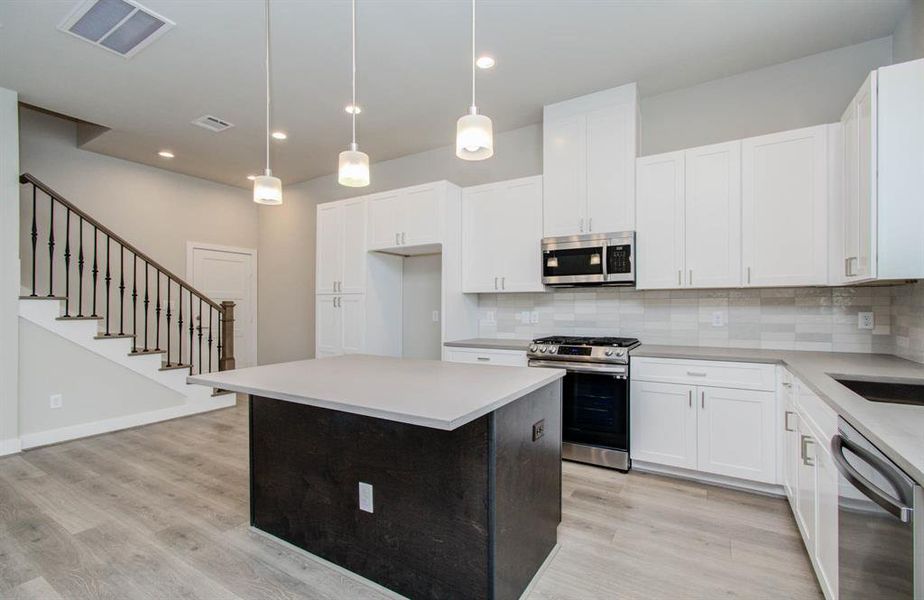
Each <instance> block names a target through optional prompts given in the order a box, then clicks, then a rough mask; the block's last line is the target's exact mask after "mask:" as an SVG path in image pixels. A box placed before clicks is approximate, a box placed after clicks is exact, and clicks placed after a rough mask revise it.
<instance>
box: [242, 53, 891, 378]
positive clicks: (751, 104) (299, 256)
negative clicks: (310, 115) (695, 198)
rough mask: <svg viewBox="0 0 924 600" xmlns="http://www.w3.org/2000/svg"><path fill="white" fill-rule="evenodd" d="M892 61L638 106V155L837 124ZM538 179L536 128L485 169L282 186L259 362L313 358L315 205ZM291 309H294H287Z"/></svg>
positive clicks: (840, 58)
mask: <svg viewBox="0 0 924 600" xmlns="http://www.w3.org/2000/svg"><path fill="white" fill-rule="evenodd" d="M891 62H892V39H891V38H881V39H878V40H873V41H870V42H866V43H863V44H857V45H855V46H848V47H846V48H841V49H839V50H833V51H831V52H824V53H821V54H817V55H814V56H809V57H806V58H802V59H799V60H795V61H791V62H788V63H784V64H781V65H776V66H771V67H767V68H763V69H757V70H754V71H750V72H748V73H744V74H741V75H736V76H733V77H728V78H724V79H719V80H716V81H713V82H709V83H705V84H702V85H698V86H695V87H691V88H686V89H683V90H677V91H674V92H669V93H666V94H660V95H658V96H653V97H650V98H642V99H641V101H640V103H641V114H642V123H641V128H640V129H641V148H642V151H643V152H644V153H655V152H661V151H665V150H669V149H675V148H683V147H688V146H695V145H700V144H708V143H712V142H718V141H724V140H730V139H736V138H740V137H745V136H749V135H757V134H762V133H769V132H772V131H780V130H785V129H793V128H797V127H802V126H805V125H815V124H820V123H827V122H832V121H835V120H837V119H839V118H840V115H841V113H842V112H843V110H844V107H845V106H846V105H847V103H848V102H849V100H850V98H852V97H853V95H854V93H855V92H856V90H857V89H858V88H859V86H860V85H861V84H862V83H863V79H864V78H865V77H866V75H867V74H868V73H869V71H870V70H872V69H874V68H876V67H879V66H882V65H887V64H890V63H891ZM372 158H373V160H374V158H375V157H372ZM541 172H542V126H541V124H537V125H530V126H527V127H523V128H521V129H516V130H513V131H508V132H504V133H501V134H498V135H496V136H495V155H494V157H493V158H491V159H490V160H487V161H483V162H475V163H471V162H466V161H462V160H459V159H458V158H456V156H455V153H454V149H453V147H451V146H445V147H442V148H437V149H435V150H430V151H427V152H421V153H419V154H413V155H410V156H404V157H401V158H397V159H394V160H389V161H384V162H380V163H373V165H372V169H371V178H372V185H371V186H370V187H368V188H364V189H363V190H361V191H358V190H355V189H351V188H346V187H342V186H339V185H338V184H337V180H336V175H327V176H324V177H319V178H317V179H312V180H310V181H306V182H302V183H298V184H295V185H291V186H288V187H287V188H286V191H285V193H286V205H285V206H284V207H283V208H282V209H275V208H271V209H267V210H265V211H263V210H261V213H260V214H261V218H260V253H261V261H264V260H271V261H272V262H271V264H274V265H278V266H279V267H280V268H278V269H277V270H276V272H269V273H268V269H263V268H262V267H261V276H260V302H261V303H262V306H261V314H260V331H261V340H260V360H261V362H264V363H265V362H277V361H282V360H296V359H299V358H307V357H311V356H313V351H314V260H315V258H314V211H315V205H316V204H317V203H319V202H330V201H332V200H339V199H343V198H349V197H353V196H358V195H364V194H368V193H374V192H377V191H383V190H389V189H395V188H399V187H404V186H409V185H415V184H419V183H425V182H428V181H435V180H440V179H448V180H449V181H451V182H453V183H455V184H457V185H460V186H469V185H476V184H479V183H489V182H492V181H501V180H504V179H512V178H515V177H526V176H529V175H537V174H540V173H541ZM270 211H276V212H270ZM290 261H296V262H290ZM283 265H286V268H282V266H283ZM289 265H291V266H292V268H288V266H289ZM291 307H297V308H298V310H295V311H292V310H288V309H290V308H291ZM267 332H272V334H270V335H266V334H267Z"/></svg>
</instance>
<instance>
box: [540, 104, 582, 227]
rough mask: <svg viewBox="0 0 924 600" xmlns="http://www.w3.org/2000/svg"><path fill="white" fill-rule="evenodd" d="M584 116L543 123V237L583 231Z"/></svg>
mask: <svg viewBox="0 0 924 600" xmlns="http://www.w3.org/2000/svg"><path fill="white" fill-rule="evenodd" d="M586 132H587V119H586V118H585V117H584V116H583V115H578V116H572V117H563V118H559V119H554V120H546V121H545V122H544V123H543V140H542V145H543V153H542V155H543V183H542V187H543V191H542V202H543V206H542V214H543V223H544V226H543V230H544V235H545V237H554V236H559V235H575V234H580V233H585V232H586V224H585V220H586V216H587V215H586V213H587V190H586V184H587V146H586V141H585V140H586Z"/></svg>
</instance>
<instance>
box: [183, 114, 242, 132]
mask: <svg viewBox="0 0 924 600" xmlns="http://www.w3.org/2000/svg"><path fill="white" fill-rule="evenodd" d="M192 124H193V125H198V126H199V127H203V128H205V129H208V130H209V131H224V130H225V129H230V128H231V127H234V124H233V123H228V122H227V121H225V120H224V119H219V118H218V117H213V116H212V115H202V116H201V117H199V118H198V119H196V120H195V121H193V122H192Z"/></svg>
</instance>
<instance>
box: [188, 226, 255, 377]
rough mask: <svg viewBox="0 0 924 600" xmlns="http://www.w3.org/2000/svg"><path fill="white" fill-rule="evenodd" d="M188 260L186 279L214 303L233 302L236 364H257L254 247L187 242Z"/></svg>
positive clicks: (245, 365)
mask: <svg viewBox="0 0 924 600" xmlns="http://www.w3.org/2000/svg"><path fill="white" fill-rule="evenodd" d="M187 262H188V270H189V272H188V273H187V278H188V279H189V281H190V283H191V284H192V286H193V287H195V288H196V289H197V290H199V291H200V292H202V293H203V294H205V295H206V296H208V297H209V298H211V299H212V300H214V301H215V302H217V303H221V302H222V301H224V300H230V301H232V302H234V358H235V366H236V367H237V368H240V367H252V366H254V365H256V364H257V324H256V311H257V296H256V287H255V286H256V277H255V275H256V268H257V260H256V250H249V249H245V248H240V249H237V248H222V247H219V246H210V245H204V244H196V243H190V244H189V247H188V256H187ZM203 326H204V327H207V326H208V324H207V323H203ZM213 326H214V327H218V323H214V324H213ZM215 334H216V335H217V332H215Z"/></svg>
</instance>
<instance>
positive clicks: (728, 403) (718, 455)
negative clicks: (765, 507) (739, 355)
mask: <svg viewBox="0 0 924 600" xmlns="http://www.w3.org/2000/svg"><path fill="white" fill-rule="evenodd" d="M685 362H686V361H676V360H672V361H659V360H658V359H644V358H641V359H633V361H632V376H631V379H630V381H631V384H630V385H631V390H630V396H629V398H630V399H629V428H630V432H631V433H630V436H629V440H630V445H631V448H630V454H631V456H632V459H633V460H638V461H643V462H647V463H652V464H656V465H664V466H671V467H680V468H684V469H691V470H697V471H701V472H703V473H711V474H714V475H721V476H725V477H735V478H738V479H744V480H749V481H756V482H761V483H775V482H776V481H777V477H776V466H777V461H776V452H777V447H776V434H775V427H776V419H775V415H776V394H774V393H773V391H772V390H773V380H772V373H773V367H772V366H770V365H748V368H749V369H755V370H753V371H752V373H753V382H754V383H753V385H755V386H759V385H760V382H761V381H764V380H767V382H766V388H764V389H737V388H727V387H720V386H717V385H715V384H716V383H718V382H719V381H722V380H723V379H722V378H721V377H722V376H724V375H726V374H727V373H728V372H730V371H734V370H735V369H736V367H737V366H739V365H737V364H735V363H719V362H716V363H713V365H714V368H713V369H712V370H711V371H710V370H708V369H706V370H704V369H702V367H701V366H700V365H701V364H702V362H701V361H688V362H689V365H688V367H687V366H684V363H685ZM742 366H743V365H742ZM764 370H769V373H770V377H769V378H768V377H765V376H764V374H763V371H764ZM683 379H687V380H688V381H686V382H677V381H678V380H680V381H683Z"/></svg>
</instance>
